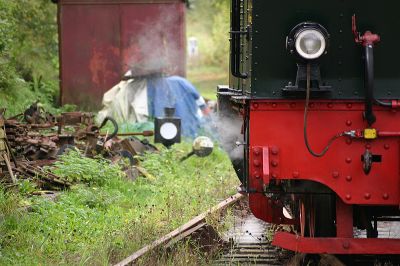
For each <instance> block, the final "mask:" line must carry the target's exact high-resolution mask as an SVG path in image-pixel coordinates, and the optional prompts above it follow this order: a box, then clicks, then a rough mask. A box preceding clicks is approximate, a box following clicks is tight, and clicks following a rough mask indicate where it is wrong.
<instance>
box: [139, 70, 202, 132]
mask: <svg viewBox="0 0 400 266" xmlns="http://www.w3.org/2000/svg"><path fill="white" fill-rule="evenodd" d="M147 98H148V108H149V116H150V117H162V116H164V108H165V107H174V108H175V109H176V112H175V116H176V117H179V118H181V119H182V135H183V136H186V137H195V136H196V135H197V131H198V130H199V128H200V121H201V114H200V113H199V107H200V108H203V107H205V103H204V101H202V97H201V96H200V94H199V93H198V91H197V90H196V88H195V87H194V86H193V85H192V84H191V83H190V82H189V81H187V80H186V79H184V78H182V77H178V76H171V77H159V78H152V79H148V80H147Z"/></svg>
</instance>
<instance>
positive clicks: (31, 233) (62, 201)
mask: <svg viewBox="0 0 400 266" xmlns="http://www.w3.org/2000/svg"><path fill="white" fill-rule="evenodd" d="M190 149H191V145H190V144H188V143H183V144H180V145H175V146H174V147H173V148H171V149H169V150H167V149H162V150H161V152H160V154H146V155H145V156H144V157H141V158H140V159H141V161H142V165H141V166H142V167H144V168H145V169H146V170H147V171H148V172H149V174H150V175H152V176H154V179H148V178H145V177H138V178H137V179H136V180H135V181H134V182H132V181H129V180H126V179H125V178H123V176H124V175H123V173H122V172H120V171H119V170H118V167H117V166H110V165H109V163H106V161H104V160H102V159H87V158H82V157H80V155H79V154H78V153H76V152H72V153H69V154H67V155H65V156H63V159H62V163H60V164H58V165H57V166H56V167H55V168H54V172H56V173H57V174H60V175H64V176H72V177H73V180H85V181H87V182H89V183H90V186H87V185H83V184H80V185H75V186H74V187H72V188H71V190H70V191H65V192H62V193H61V194H60V195H59V196H58V197H57V198H56V200H55V201H50V200H48V199H44V198H41V197H32V198H29V201H30V202H31V207H30V208H29V209H30V210H29V212H28V211H15V210H17V209H18V202H19V201H20V200H19V198H21V195H13V196H12V195H10V194H8V193H5V192H4V190H0V211H1V212H3V213H5V214H4V217H3V218H0V265H10V264H14V265H71V264H72V265H77V264H85V265H106V264H107V265H109V264H111V263H115V262H117V261H119V260H121V259H122V258H124V257H126V256H127V255H129V254H131V253H132V252H133V251H135V250H138V249H139V248H141V247H142V246H144V245H146V244H148V243H150V242H151V241H153V240H155V239H157V238H159V237H160V236H161V235H164V234H166V233H168V232H170V231H172V230H173V229H175V228H176V227H178V226H180V225H182V224H183V223H185V222H187V221H188V220H190V219H191V218H192V217H194V216H196V215H198V214H199V213H201V212H203V211H205V210H207V209H208V208H209V207H210V206H212V205H214V204H215V203H216V202H218V201H220V200H222V199H224V198H226V197H228V196H229V195H231V194H233V193H234V187H235V186H236V185H237V184H238V182H237V179H236V177H235V174H234V172H233V170H232V169H231V164H230V162H229V159H228V158H227V156H226V155H225V154H224V153H223V152H222V151H221V150H219V149H218V148H216V150H215V151H214V152H213V154H212V155H211V156H210V157H207V158H197V157H191V158H189V159H188V160H186V161H185V162H183V163H179V159H180V158H181V157H183V156H184V155H185V154H186V153H187V152H189V151H190ZM85 168H87V169H85ZM102 171H104V172H106V173H107V174H103V173H102ZM74 172H76V173H74ZM97 175H99V177H97ZM13 197H17V198H16V199H17V200H16V199H15V198H13ZM4 210H9V211H6V212H4ZM183 253H185V252H183ZM185 254H186V253H185ZM185 254H181V255H182V256H181V257H180V258H179V259H180V260H182V262H183V263H184V262H187V263H189V262H190V263H192V264H198V263H196V262H198V260H200V259H203V260H204V259H205V258H204V257H203V258H201V257H202V256H201V254H197V255H196V254H194V255H193V256H189V255H188V254H186V255H185ZM149 259H151V261H153V262H154V263H153V264H154V265H157V264H160V260H162V259H163V258H157V257H153V258H149ZM154 260H155V261H154ZM141 263H142V264H144V265H149V261H148V260H144V261H142V262H141ZM170 264H171V265H174V263H173V262H171V263H170Z"/></svg>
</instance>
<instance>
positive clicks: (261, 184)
mask: <svg viewBox="0 0 400 266" xmlns="http://www.w3.org/2000/svg"><path fill="white" fill-rule="evenodd" d="M398 5H399V4H398V3H397V2H395V1H389V2H385V3H384V4H376V3H375V2H374V1H372V0H366V1H361V0H355V1H351V2H348V1H339V0H335V1H327V2H326V1H324V2H321V1H318V0H311V1H295V0H291V1H288V2H287V3H285V4H282V3H279V2H268V3H267V2H266V1H252V0H232V12H231V54H230V56H231V60H230V64H231V69H230V70H231V79H230V86H229V88H223V87H220V88H219V91H218V97H219V98H218V99H219V111H220V115H221V121H224V120H225V121H228V122H229V123H231V124H232V123H234V124H236V123H237V124H241V125H242V126H241V131H239V130H238V131H237V132H236V135H234V136H230V142H231V143H235V142H236V143H237V144H238V147H236V148H235V147H234V145H232V146H231V147H228V151H229V152H230V154H231V159H232V163H233V166H234V168H235V170H236V172H237V174H238V176H239V178H240V180H241V181H242V184H243V186H242V188H243V191H244V192H245V193H248V195H249V205H250V208H251V210H252V212H253V213H254V215H255V216H256V217H258V218H259V219H262V220H264V221H267V222H270V223H274V224H288V225H292V228H293V231H292V232H278V233H276V234H275V236H274V241H273V243H274V244H275V245H277V246H280V247H282V248H285V249H289V250H293V251H296V252H301V253H311V254H317V253H323V254H327V253H328V254H374V255H377V254H386V255H387V254H391V255H400V238H399V236H398V235H397V234H398V232H399V231H400V228H398V227H399V221H400V211H399V206H400V124H399V123H398V121H399V119H400V114H399V112H400V108H399V107H400V106H399V99H400V73H399V70H398V69H397V60H398V59H399V58H398V53H396V48H395V47H396V43H397V39H396V38H397V37H396V34H393V33H394V32H396V31H398V30H399V29H400V22H398V20H397V13H396V12H395V11H394V10H396V9H397V7H398ZM355 14H357V15H358V20H359V21H356V15H355ZM357 23H359V27H360V28H362V29H363V30H365V33H363V34H360V33H359V32H358V30H357ZM239 128H240V127H239ZM238 149H241V152H242V153H241V154H242V156H241V157H240V156H237V154H238ZM382 222H384V223H386V224H387V223H392V225H393V226H394V229H395V231H396V232H397V233H396V232H394V234H392V235H388V234H385V233H384V232H380V228H381V227H379V226H378V225H379V224H381V223H382ZM354 228H357V229H359V230H361V231H362V232H364V231H363V230H365V235H363V236H360V235H359V234H358V233H356V231H355V230H354Z"/></svg>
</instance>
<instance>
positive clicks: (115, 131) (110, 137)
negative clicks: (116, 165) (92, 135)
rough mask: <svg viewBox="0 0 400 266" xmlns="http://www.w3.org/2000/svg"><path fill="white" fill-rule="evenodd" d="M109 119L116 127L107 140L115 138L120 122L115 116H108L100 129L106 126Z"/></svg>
mask: <svg viewBox="0 0 400 266" xmlns="http://www.w3.org/2000/svg"><path fill="white" fill-rule="evenodd" d="M108 121H111V123H112V124H113V127H114V131H113V133H111V134H110V135H108V137H107V138H106V140H105V142H107V141H109V140H110V139H112V138H114V137H115V136H117V134H118V123H117V121H115V119H114V118H112V117H109V116H107V117H106V118H104V120H103V122H102V123H101V125H100V127H99V129H101V128H102V127H104V126H105V125H106V124H107V122H108Z"/></svg>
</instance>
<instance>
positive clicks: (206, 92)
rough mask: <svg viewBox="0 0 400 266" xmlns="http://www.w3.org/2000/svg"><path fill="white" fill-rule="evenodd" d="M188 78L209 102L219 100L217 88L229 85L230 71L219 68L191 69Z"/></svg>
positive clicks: (203, 67)
mask: <svg viewBox="0 0 400 266" xmlns="http://www.w3.org/2000/svg"><path fill="white" fill-rule="evenodd" d="M187 77H188V79H189V81H190V82H191V83H193V85H194V86H195V87H196V88H197V90H198V91H199V92H200V94H201V95H202V96H203V97H204V98H206V99H209V100H216V99H217V86H218V85H227V84H228V70H227V69H226V70H225V69H224V68H222V67H217V66H202V67H191V68H189V70H188V74H187Z"/></svg>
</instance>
